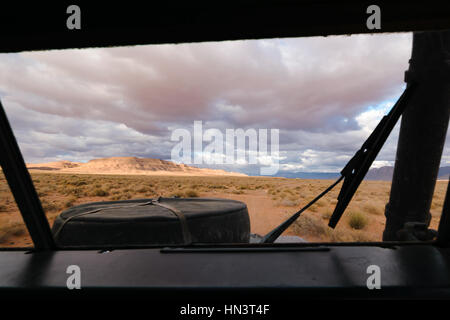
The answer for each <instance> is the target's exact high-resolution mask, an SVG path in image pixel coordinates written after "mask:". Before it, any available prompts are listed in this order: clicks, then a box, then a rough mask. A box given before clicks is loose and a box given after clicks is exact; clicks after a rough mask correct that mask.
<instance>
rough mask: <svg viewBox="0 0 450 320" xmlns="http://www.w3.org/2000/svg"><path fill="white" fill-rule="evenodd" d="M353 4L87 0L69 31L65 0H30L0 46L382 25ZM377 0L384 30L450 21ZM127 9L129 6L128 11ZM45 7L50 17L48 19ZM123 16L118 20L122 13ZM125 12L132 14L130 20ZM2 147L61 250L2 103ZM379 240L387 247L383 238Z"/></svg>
mask: <svg viewBox="0 0 450 320" xmlns="http://www.w3.org/2000/svg"><path fill="white" fill-rule="evenodd" d="M406 3H408V5H406ZM348 4H349V5H348V6H345V5H344V4H343V3H342V2H336V1H331V0H328V1H327V0H324V1H320V3H319V2H313V1H300V2H296V1H282V2H277V1H268V2H267V3H264V4H261V3H260V2H259V1H243V2H242V3H241V4H238V5H237V4H231V3H230V4H226V3H222V4H220V5H219V6H221V8H220V10H217V7H216V6H211V5H208V4H206V3H198V4H191V3H189V4H187V3H186V4H184V5H175V4H174V5H172V4H170V5H167V6H165V5H161V4H160V6H158V7H155V8H154V10H152V11H151V12H150V16H148V17H147V19H134V18H133V17H132V14H134V15H136V14H137V15H138V16H139V17H143V16H142V15H145V14H147V12H146V13H145V14H144V13H143V12H142V10H140V8H138V7H135V8H134V9H135V11H133V9H132V8H133V7H129V8H123V6H122V5H119V6H113V5H111V6H110V7H109V8H108V10H109V12H108V13H107V14H104V13H105V11H104V7H103V6H98V7H96V6H94V5H93V4H84V3H83V5H82V6H83V10H84V11H83V12H86V11H88V12H89V13H90V15H85V16H84V18H83V19H85V20H83V21H84V24H83V29H82V30H81V31H70V30H68V29H67V28H66V27H65V23H64V18H65V17H64V16H60V15H59V12H60V11H61V10H62V12H65V8H66V4H64V3H61V4H58V5H53V4H51V5H50V4H48V5H45V4H41V3H39V4H36V5H32V4H30V5H29V6H28V8H29V9H30V8H31V7H32V10H31V9H30V10H27V11H26V12H24V11H23V10H22V7H21V5H18V6H15V7H14V6H13V7H12V8H7V6H6V4H5V6H4V10H2V12H1V13H0V17H1V18H2V19H0V20H1V21H2V23H4V24H5V26H6V27H5V28H0V35H1V36H2V42H1V43H0V52H18V51H24V50H36V49H38V50H40V49H55V48H58V49H65V48H73V47H92V46H110V45H136V44H152V43H153V44H154V43H170V42H191V41H215V40H232V39H256V38H265V37H293V36H296V37H298V36H317V35H331V34H354V33H374V32H377V31H374V30H367V28H366V26H365V23H364V21H362V20H363V18H364V13H365V9H366V7H367V5H368V4H369V2H367V3H366V2H357V1H349V2H348ZM377 4H378V5H380V6H381V7H383V29H382V30H381V32H396V31H412V30H436V29H445V28H449V27H450V20H449V19H448V15H449V14H450V7H449V6H448V4H447V5H443V4H442V3H441V2H439V1H433V0H430V1H427V2H426V6H425V7H422V6H420V5H415V4H410V3H409V2H407V1H400V2H395V3H394V2H390V1H379V2H378V3H377ZM10 5H11V4H10ZM124 10H125V11H126V12H127V14H126V15H125V16H124ZM255 13H256V14H255ZM45 14H47V15H49V17H50V18H49V19H43V17H44V15H45ZM15 15H19V16H20V17H21V19H17V18H16V16H15ZM118 16H120V19H116V18H117V17H118ZM127 16H129V17H128V19H129V21H126V19H127ZM231 16H232V17H233V22H234V23H232V24H230V23H229V21H230V17H231ZM174 17H176V19H175V18H174ZM317 17H320V19H318V18H317ZM36 19H38V21H37V20H36ZM124 19H125V20H124ZM116 20H121V21H123V22H124V23H125V21H126V22H127V23H129V25H127V27H126V28H117V25H116V24H114V23H112V21H116ZM27 23H28V24H27ZM10 26H12V27H10ZM56 26H58V27H56ZM205 26H208V27H205ZM55 28H56V29H55ZM0 148H2V151H3V152H2V154H1V155H0V164H1V166H2V168H3V171H4V174H5V177H6V179H7V181H8V184H9V186H10V188H11V191H12V193H13V195H14V198H15V200H16V203H17V205H18V207H19V209H20V212H21V214H22V216H23V219H24V221H25V224H26V226H27V228H28V230H29V233H30V236H31V238H32V240H33V242H34V245H35V249H37V250H41V249H44V250H48V249H55V248H56V246H55V243H54V241H53V238H52V236H51V231H50V227H49V224H48V221H47V219H46V217H45V214H44V211H43V209H42V205H41V203H40V201H39V197H38V196H37V193H36V190H35V188H34V186H33V183H32V180H31V177H30V174H29V172H28V170H27V168H26V166H25V163H24V160H23V157H22V154H21V152H20V149H19V147H18V144H17V141H16V139H15V137H14V134H13V131H12V129H11V127H10V125H9V122H8V119H7V117H6V114H5V112H4V110H3V107H2V106H1V104H0ZM448 192H449V191H448V190H447V199H446V205H445V206H444V208H443V212H442V217H441V221H440V226H439V232H440V236H439V238H438V241H437V243H438V244H440V245H446V246H449V245H450V236H449V234H450V231H449V230H450V217H449V216H450V213H449V209H450V208H449V207H450V205H449V200H448V197H449V195H448ZM373 245H381V246H382V245H383V243H382V242H380V243H379V244H375V243H373Z"/></svg>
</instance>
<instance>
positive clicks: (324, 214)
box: [322, 211, 331, 220]
mask: <svg viewBox="0 0 450 320" xmlns="http://www.w3.org/2000/svg"><path fill="white" fill-rule="evenodd" d="M322 218H323V219H327V220H328V219H330V218H331V212H330V211H325V212H324V213H322Z"/></svg>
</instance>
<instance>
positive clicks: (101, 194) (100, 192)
mask: <svg viewBox="0 0 450 320" xmlns="http://www.w3.org/2000/svg"><path fill="white" fill-rule="evenodd" d="M92 194H93V195H94V196H96V197H106V196H108V195H109V193H108V192H107V191H105V190H103V189H95V190H94V192H93V193H92Z"/></svg>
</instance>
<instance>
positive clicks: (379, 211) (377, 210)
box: [363, 203, 383, 215]
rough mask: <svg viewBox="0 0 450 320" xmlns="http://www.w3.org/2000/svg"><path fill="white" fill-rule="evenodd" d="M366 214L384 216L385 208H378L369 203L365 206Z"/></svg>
mask: <svg viewBox="0 0 450 320" xmlns="http://www.w3.org/2000/svg"><path fill="white" fill-rule="evenodd" d="M363 210H364V212H367V213H371V214H377V215H378V214H382V213H383V208H382V207H380V206H376V205H374V204H373V203H367V204H365V205H364V206H363Z"/></svg>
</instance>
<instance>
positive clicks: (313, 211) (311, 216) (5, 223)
mask: <svg viewBox="0 0 450 320" xmlns="http://www.w3.org/2000/svg"><path fill="white" fill-rule="evenodd" d="M32 177H33V181H34V183H35V186H36V189H37V191H38V194H39V196H40V198H41V202H42V203H43V206H44V209H45V211H46V215H47V218H48V219H49V223H50V225H52V224H53V221H54V219H55V217H56V216H57V215H58V214H59V213H60V212H62V211H63V210H64V209H65V208H67V207H70V206H73V205H77V204H81V203H86V202H94V201H107V200H118V199H130V198H154V197H156V196H158V195H163V196H172V195H174V194H178V193H179V192H183V193H185V192H186V191H187V190H191V191H192V190H196V192H195V193H196V195H195V196H200V197H211V198H226V199H233V200H239V201H242V202H244V203H246V204H247V207H248V211H249V216H250V223H251V232H252V233H257V234H259V235H265V234H266V233H268V232H269V231H271V230H272V229H273V228H275V227H276V226H278V225H279V224H280V223H281V222H283V221H284V220H285V219H287V218H288V217H289V216H290V215H292V214H293V213H294V212H296V211H297V210H299V209H300V208H301V207H302V206H304V205H306V204H307V203H308V202H309V201H310V200H311V199H312V198H314V196H315V195H317V194H318V193H320V191H322V190H324V189H325V188H326V186H328V185H329V184H330V183H331V181H326V180H300V179H281V178H255V177H220V178H217V177H148V176H145V177H142V176H117V175H116V176H93V175H72V174H70V175H69V174H55V173H52V174H49V173H46V174H42V173H33V174H32ZM0 178H1V177H0ZM447 185H448V182H447V181H438V182H437V184H436V189H435V196H434V198H433V203H432V207H431V213H432V216H433V219H432V222H431V228H434V229H437V227H438V223H439V218H440V213H441V211H442V205H443V201H444V198H445V191H446V187H447ZM98 188H103V189H105V190H107V191H108V192H107V193H106V195H103V196H99V195H97V194H96V192H97V191H96V190H97V189H98ZM389 188H390V182H380V181H368V182H363V184H362V185H361V187H360V189H359V190H358V192H357V193H356V195H355V197H354V198H353V200H352V202H351V203H350V205H349V207H348V209H347V210H346V212H345V213H344V215H343V217H342V219H341V221H340V222H339V224H338V226H337V228H336V229H335V230H332V229H330V228H328V227H327V223H328V219H329V217H330V215H331V213H332V211H333V209H334V206H335V203H336V197H337V194H338V192H339V188H337V189H336V190H333V191H332V192H331V193H330V194H329V195H327V196H326V197H324V198H323V199H321V200H320V201H319V202H318V203H317V205H315V206H313V207H311V208H310V209H309V210H307V211H305V212H304V213H303V214H302V217H300V219H298V223H296V224H294V225H293V226H292V227H290V228H289V229H288V230H287V231H286V232H285V233H284V235H297V236H300V237H302V238H304V239H306V240H307V241H310V242H328V241H381V237H382V232H383V230H384V224H385V217H384V205H385V204H386V202H387V201H388V198H389ZM141 189H142V190H141ZM80 192H81V193H80ZM117 196H119V198H117ZM124 197H125V198H124ZM355 212H357V213H361V214H362V215H364V217H365V218H366V220H367V223H366V225H365V226H364V227H363V228H362V229H360V230H359V229H358V230H355V229H354V228H352V227H350V223H349V221H350V217H351V215H352V214H353V213H355ZM1 227H3V229H0V246H2V247H5V246H7V247H27V246H32V242H31V239H30V237H29V236H28V234H27V232H26V229H25V228H24V225H23V222H22V218H21V216H20V214H19V212H18V210H17V206H16V205H15V203H14V200H13V198H12V196H11V194H10V192H9V189H8V186H7V184H6V182H5V180H4V178H3V180H2V179H0V228H1ZM2 232H3V236H2ZM5 232H6V235H5Z"/></svg>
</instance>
